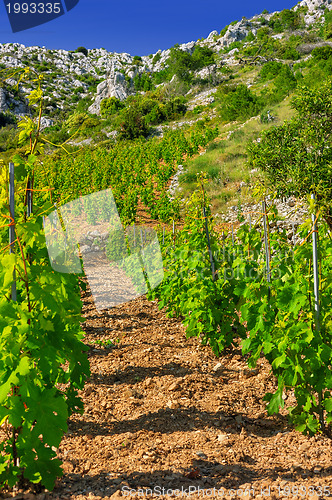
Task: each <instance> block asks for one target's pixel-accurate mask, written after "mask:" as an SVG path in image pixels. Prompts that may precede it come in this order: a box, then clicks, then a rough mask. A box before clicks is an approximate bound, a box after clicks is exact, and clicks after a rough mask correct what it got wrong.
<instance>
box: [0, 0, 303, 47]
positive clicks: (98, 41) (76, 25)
mask: <svg viewBox="0 0 332 500" xmlns="http://www.w3.org/2000/svg"><path fill="white" fill-rule="evenodd" d="M8 1H10V0H6V3H7V2H8ZM16 1H17V0H16ZM23 1H24V0H20V2H19V3H22V2H23ZM36 1H42V0H36ZM46 1H47V0H45V2H46ZM296 3H297V2H296V0H295V1H294V0H252V1H249V2H248V0H247V1H244V0H234V1H233V2H226V1H225V0H224V1H223V0H168V1H167V2H160V1H158V0H140V1H139V2H138V1H137V0H135V1H133V0H125V1H122V2H119V1H118V0H114V1H112V0H80V1H79V3H78V5H77V6H76V7H75V8H73V9H72V10H71V11H69V12H67V13H66V14H65V15H63V16H61V17H59V18H57V19H54V20H53V21H50V22H49V23H47V24H44V25H41V26H39V27H36V28H31V29H29V30H25V31H21V32H18V33H12V31H11V27H10V24H9V21H8V18H7V14H6V10H5V6H4V2H1V3H0V43H6V42H19V43H23V44H24V45H26V46H30V45H39V46H45V47H46V48H49V49H66V50H75V49H76V48H77V47H79V46H84V47H86V48H88V49H92V48H100V47H104V48H105V49H107V50H109V51H113V52H129V53H130V54H131V55H141V56H142V55H148V54H151V53H155V52H156V51H157V50H158V49H167V48H170V47H172V46H173V45H174V44H176V43H184V42H190V41H191V40H197V39H198V38H201V37H207V36H208V34H209V33H210V32H211V31H212V30H217V31H219V32H220V31H221V30H222V29H223V28H224V27H225V25H227V24H229V23H230V22H232V21H234V20H236V19H238V20H239V19H241V18H242V16H245V17H248V18H249V17H251V16H253V15H255V14H260V13H261V12H262V11H263V10H264V9H267V10H268V11H269V12H274V11H276V10H282V9H289V8H291V7H293V6H294V5H295V4H296Z"/></svg>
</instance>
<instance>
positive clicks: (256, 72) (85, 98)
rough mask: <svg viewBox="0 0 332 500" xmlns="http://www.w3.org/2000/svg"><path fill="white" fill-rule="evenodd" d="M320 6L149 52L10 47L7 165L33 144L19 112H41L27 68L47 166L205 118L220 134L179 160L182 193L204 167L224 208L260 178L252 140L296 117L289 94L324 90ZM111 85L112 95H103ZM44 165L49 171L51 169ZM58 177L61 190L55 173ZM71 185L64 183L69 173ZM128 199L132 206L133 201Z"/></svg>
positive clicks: (3, 50) (186, 129) (4, 49)
mask: <svg viewBox="0 0 332 500" xmlns="http://www.w3.org/2000/svg"><path fill="white" fill-rule="evenodd" d="M324 7H327V5H325V4H324V3H323V4H322V5H318V4H317V6H316V10H314V11H312V12H308V7H304V6H302V4H301V3H300V4H298V5H297V6H296V7H295V8H293V9H291V10H287V9H285V10H283V11H281V12H276V13H273V14H269V13H268V12H267V11H265V12H263V13H262V14H261V15H260V16H255V17H254V18H252V19H250V20H247V19H245V18H243V19H242V20H241V21H234V23H231V25H229V26H226V27H225V28H224V29H222V30H221V32H220V33H218V32H216V31H215V32H212V33H211V34H210V35H209V37H208V38H207V39H201V40H198V41H197V42H190V43H188V44H183V45H181V46H180V45H176V46H174V47H172V48H171V49H168V50H166V51H158V52H157V53H156V54H151V55H149V56H130V55H129V54H113V53H108V52H107V51H105V49H95V50H87V49H85V48H84V47H79V48H78V49H77V51H75V52H67V51H63V50H62V51H51V50H47V49H46V48H39V47H31V48H29V47H28V48H25V47H24V46H22V45H20V44H3V45H2V46H0V65H1V67H2V71H1V75H2V83H1V86H2V87H1V89H0V91H1V96H2V100H1V99H0V151H1V153H2V155H1V156H2V158H3V160H4V161H5V162H7V161H8V160H9V158H10V157H12V155H13V153H15V152H19V153H24V151H25V149H26V147H25V145H24V143H23V142H21V143H19V142H18V138H17V137H18V136H17V133H16V129H17V124H18V120H19V118H20V117H19V115H20V114H22V112H23V113H24V112H25V113H26V112H28V113H30V116H31V117H32V119H33V118H34V117H35V115H36V110H35V109H34V106H33V105H32V106H30V108H28V106H27V102H26V99H25V96H26V94H27V92H28V90H31V85H30V88H27V87H26V86H25V83H24V78H23V79H22V74H21V73H22V71H21V70H22V68H31V69H32V70H33V71H35V72H36V74H38V75H39V76H40V78H42V85H41V89H42V91H43V93H44V108H43V113H44V118H43V122H42V129H43V130H42V131H41V137H42V140H43V142H44V145H45V150H44V153H45V155H46V156H45V160H46V163H45V165H50V169H51V170H52V169H54V167H53V166H52V165H56V164H58V163H59V162H60V163H61V162H63V163H64V164H66V162H67V161H68V160H67V159H66V158H67V156H68V153H75V155H74V157H75V158H76V160H73V161H74V162H76V165H81V166H80V167H76V174H77V175H78V176H80V175H81V174H83V172H84V168H85V167H84V165H83V164H82V161H81V160H80V158H84V157H85V156H86V154H89V155H92V157H93V156H94V155H95V153H92V151H93V150H94V149H95V148H98V149H99V150H100V148H101V150H103V151H104V152H105V154H110V155H111V156H112V155H113V156H114V152H115V151H117V152H119V151H120V150H121V148H122V147H124V149H123V152H122V153H119V154H120V156H123V155H125V154H126V153H125V151H126V148H128V146H127V141H130V142H132V143H133V144H134V143H135V142H136V141H138V144H141V145H142V144H144V143H146V144H149V143H150V141H158V140H161V141H162V140H163V139H162V138H161V137H160V136H162V135H163V134H164V133H166V131H167V130H168V129H174V128H178V127H181V129H182V131H183V134H184V136H186V137H189V136H190V134H192V131H193V130H194V129H196V130H197V127H198V128H199V127H200V128H201V129H204V128H205V127H207V126H208V127H209V129H210V130H214V129H215V127H216V126H217V127H218V130H219V137H218V138H216V139H215V141H214V142H213V143H211V144H210V145H209V146H208V148H207V151H206V153H205V155H203V156H202V155H200V156H198V157H197V158H194V159H192V160H189V157H190V154H189V156H185V157H184V158H185V159H184V160H183V161H181V159H180V158H178V159H177V163H178V164H179V163H184V162H185V173H184V174H183V175H182V177H181V178H180V184H181V189H182V193H181V191H180V198H182V199H183V198H185V197H186V196H187V195H188V194H189V193H190V191H191V190H192V187H193V182H194V181H195V180H196V173H197V172H200V171H204V172H206V174H207V176H208V179H209V181H210V182H209V185H208V188H207V189H208V192H209V195H210V196H211V202H212V206H213V211H214V212H218V213H222V212H224V211H225V210H226V208H227V206H228V205H229V204H231V205H232V204H234V203H238V202H239V198H241V200H244V199H247V198H248V195H249V191H250V190H248V189H244V188H247V187H250V185H252V184H253V183H254V182H255V180H256V178H257V175H256V177H255V175H254V174H253V173H250V170H249V169H248V167H247V145H248V143H249V142H252V141H256V140H259V138H260V136H261V134H262V132H263V131H264V130H267V129H269V128H271V127H274V126H275V125H280V124H282V123H283V122H284V120H286V119H290V118H291V116H292V115H293V114H294V110H293V108H292V105H291V104H290V103H291V99H290V98H291V97H292V95H294V94H296V92H297V90H298V89H299V88H301V87H302V86H306V87H307V88H309V89H316V88H319V87H320V85H321V84H322V82H323V81H324V80H325V79H326V78H328V76H329V75H330V74H331V67H332V46H331V45H332V43H331V42H330V41H329V40H330V38H331V37H332V13H331V12H330V11H329V10H328V8H325V10H323V9H324ZM103 82H106V83H107V85H108V88H109V91H108V92H110V93H111V94H112V93H113V95H110V96H108V97H107V96H106V97H104V95H105V85H104V83H103ZM15 83H18V84H19V85H18V86H17V85H15ZM98 84H99V85H98ZM36 85H37V83H36ZM97 86H98V87H97ZM36 88H37V87H36ZM69 89H70V97H68V90H69ZM73 89H74V91H73ZM116 96H118V97H116ZM103 97H104V98H103ZM97 104H98V105H97ZM92 111H94V112H92ZM158 137H160V138H159V139H158ZM142 141H143V142H142ZM121 144H123V146H121ZM60 145H62V147H60ZM82 148H84V151H89V150H91V153H86V152H83V151H82ZM106 152H109V153H106ZM183 153H184V151H183ZM117 154H118V153H117ZM82 155H83V156H82ZM162 159H163V158H162V157H159V160H162ZM165 160H166V162H167V159H165ZM185 160H186V161H185ZM73 165H74V164H73ZM73 168H74V166H73ZM78 168H82V170H83V171H77V169H78ZM87 168H88V166H87ZM175 171H176V164H174V165H173V168H172V169H169V171H168V178H165V179H164V185H165V186H167V180H168V179H169V178H170V177H171V175H173V174H174V172H175ZM46 174H47V172H46V171H45V169H44V177H45V175H46ZM105 176H106V178H108V179H109V180H111V173H109V175H108V174H107V172H105V171H104V177H105ZM124 181H125V180H124ZM56 182H57V187H56V192H59V189H61V186H59V178H57V180H56ZM63 182H67V183H68V179H67V181H65V180H64V181H63ZM146 182H150V181H149V180H148V179H146ZM104 184H105V183H104ZM240 184H241V185H240ZM44 185H45V183H44ZM90 185H91V184H90ZM113 185H114V182H113ZM91 186H92V185H91ZM40 187H42V186H40ZM114 188H115V186H114ZM241 189H242V191H241ZM115 190H116V191H118V192H119V196H118V198H117V202H118V203H119V204H120V205H121V203H120V197H121V196H124V198H126V196H129V198H130V196H131V195H130V194H126V193H124V192H120V191H119V187H118V186H117V187H116V188H115ZM159 192H160V190H159ZM157 193H158V190H157V191H156V193H155V195H156V194H157ZM241 193H242V194H241ZM240 194H241V197H240ZM164 196H166V194H165V193H164ZM129 198H128V200H127V204H130V203H131V202H130V201H129ZM241 200H240V201H241ZM58 201H60V200H58ZM141 201H142V202H144V200H142V199H141ZM123 203H124V204H126V201H124V202H123ZM170 214H171V211H170Z"/></svg>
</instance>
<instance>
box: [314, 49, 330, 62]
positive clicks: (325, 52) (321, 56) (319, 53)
mask: <svg viewBox="0 0 332 500" xmlns="http://www.w3.org/2000/svg"><path fill="white" fill-rule="evenodd" d="M311 55H312V57H313V59H314V60H315V61H321V60H324V61H327V59H329V58H330V57H331V56H332V47H330V46H329V45H325V46H324V47H316V48H315V49H314V50H313V51H312V52H311Z"/></svg>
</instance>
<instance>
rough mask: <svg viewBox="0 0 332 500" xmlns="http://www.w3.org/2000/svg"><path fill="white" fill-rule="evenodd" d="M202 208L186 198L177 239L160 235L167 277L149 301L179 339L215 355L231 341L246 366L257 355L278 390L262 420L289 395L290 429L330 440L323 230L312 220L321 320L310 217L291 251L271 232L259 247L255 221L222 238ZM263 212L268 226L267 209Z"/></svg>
mask: <svg viewBox="0 0 332 500" xmlns="http://www.w3.org/2000/svg"><path fill="white" fill-rule="evenodd" d="M203 193H204V191H203ZM202 203H204V196H203V198H202V194H201V193H199V192H198V193H197V192H196V193H194V194H193V196H192V198H191V199H190V200H189V201H188V203H187V211H186V219H185V225H184V229H183V230H182V231H181V232H180V233H179V234H178V235H176V237H175V235H173V234H172V233H169V234H168V235H167V238H166V242H167V243H166V244H165V245H164V246H163V258H164V265H165V268H166V275H165V277H164V280H163V282H162V284H161V285H160V286H159V287H158V288H157V289H156V290H154V291H152V293H150V297H151V298H158V299H159V304H160V307H165V308H166V310H167V311H168V312H169V314H170V315H176V316H181V317H182V318H183V320H184V325H185V326H186V332H187V336H188V337H191V336H197V337H199V338H200V339H201V340H202V342H203V344H207V343H209V344H210V346H211V348H212V349H213V352H214V353H215V354H216V356H220V355H222V352H223V350H224V349H225V347H228V346H229V345H231V344H232V343H233V342H234V339H235V338H238V337H239V338H241V339H242V342H241V346H242V353H243V355H244V356H246V358H247V360H248V365H249V367H250V368H255V366H256V363H257V360H258V358H260V357H261V356H265V357H266V359H267V360H268V362H269V363H270V365H271V368H272V372H273V374H274V376H275V377H276V378H277V380H278V389H277V391H276V392H275V393H274V394H272V393H268V394H266V395H265V397H264V400H266V401H268V405H267V410H268V413H269V414H273V413H278V412H279V409H280V408H283V407H284V400H283V396H284V395H285V394H286V393H287V392H288V391H290V390H291V391H293V393H294V395H295V398H296V401H297V405H296V406H295V407H292V408H289V416H290V420H291V422H292V423H293V424H295V427H296V429H297V430H298V431H301V432H303V433H310V434H315V433H316V432H317V431H319V430H320V431H324V430H325V431H327V432H328V434H329V435H330V436H331V426H330V423H331V422H332V393H331V389H332V378H331V366H332V346H331V333H332V331H331V327H332V294H331V286H332V282H331V275H332V237H331V232H330V231H329V228H328V226H327V224H326V223H324V222H323V221H321V220H320V221H319V231H318V233H319V242H320V244H319V274H320V278H319V280H320V287H319V290H320V294H321V299H320V307H321V308H320V318H319V317H318V316H317V313H316V311H315V309H316V308H315V292H314V273H313V268H314V264H313V249H312V242H311V239H310V236H311V234H312V231H313V226H312V222H311V221H310V220H308V221H307V222H306V223H305V224H303V225H302V226H301V230H300V232H299V234H298V237H299V238H300V240H301V244H300V245H299V246H298V247H296V248H295V247H294V248H293V247H292V246H291V245H290V244H289V241H288V239H287V235H286V232H285V230H283V231H279V230H278V231H276V232H274V233H271V234H269V238H268V248H265V246H266V244H265V243H264V231H263V224H262V222H261V224H260V227H259V225H256V226H254V227H252V228H250V226H249V224H248V223H247V224H241V226H240V227H239V229H238V230H237V234H236V239H234V234H232V232H231V231H230V230H228V231H226V233H223V234H222V235H220V233H219V234H218V233H217V232H216V230H215V228H214V227H213V218H212V217H211V215H210V217H208V216H206V217H204V216H203V214H204V213H205V210H204V208H205V207H204V205H203V206H202ZM206 208H207V209H208V207H206ZM262 215H263V214H262ZM266 215H269V219H270V224H271V226H274V225H275V222H276V220H277V218H278V214H277V212H276V210H275V207H274V206H273V205H272V206H271V207H270V210H269V213H268V214H266ZM240 217H241V216H240ZM207 220H209V226H210V230H209V229H208V225H207ZM266 250H268V254H269V256H270V258H269V269H268V268H267V267H266V260H265V252H266ZM247 332H248V333H247Z"/></svg>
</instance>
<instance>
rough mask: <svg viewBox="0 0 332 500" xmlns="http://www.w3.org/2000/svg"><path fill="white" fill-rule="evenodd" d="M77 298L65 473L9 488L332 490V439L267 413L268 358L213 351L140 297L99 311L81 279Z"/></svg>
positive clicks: (105, 493)
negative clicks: (251, 360) (83, 350)
mask: <svg viewBox="0 0 332 500" xmlns="http://www.w3.org/2000/svg"><path fill="white" fill-rule="evenodd" d="M82 299H83V301H84V309H83V314H84V316H85V318H86V322H85V323H84V325H83V326H84V330H85V332H86V337H85V343H86V344H88V345H89V346H90V351H89V359H90V363H91V377H90V379H89V380H88V381H87V383H86V386H85V388H84V390H83V391H82V393H81V394H82V397H83V400H84V403H85V412H84V414H83V415H78V416H73V417H72V418H71V419H70V421H69V430H68V433H67V434H66V436H65V437H64V439H63V441H62V443H61V445H60V448H59V450H58V456H59V458H60V459H61V460H62V461H63V469H64V475H63V477H62V478H61V479H60V480H58V481H57V484H56V487H55V489H54V491H53V492H52V493H47V492H46V493H40V494H38V495H37V494H36V495H33V494H32V493H29V494H28V493H27V492H23V491H16V492H14V493H12V494H11V495H9V494H8V496H7V498H8V497H11V498H12V496H13V495H14V494H15V498H16V499H19V498H25V499H31V498H37V499H39V500H43V499H45V498H50V499H61V500H65V499H68V500H69V499H77V500H83V499H101V498H104V499H105V498H121V497H122V496H123V497H128V498H160V497H164V498H171V497H173V498H176V497H180V498H185V497H186V496H187V497H190V498H222V497H224V498H236V499H242V498H246V499H248V498H255V499H256V498H257V499H258V498H270V499H276V498H292V499H294V498H311V499H312V498H314V499H317V498H323V499H327V498H330V497H332V462H331V440H330V439H329V438H327V437H324V436H316V437H305V436H303V435H302V434H300V433H298V432H296V431H294V430H292V428H291V427H290V426H289V425H288V423H287V418H286V412H285V411H284V410H283V411H282V415H280V416H276V415H275V416H267V413H266V411H265V403H264V402H262V398H263V396H264V394H265V393H266V392H267V391H273V390H274V389H275V388H276V383H275V381H274V378H273V377H272V376H271V374H270V373H269V372H270V370H269V366H268V364H267V362H266V361H265V360H264V359H260V360H259V361H258V365H257V369H255V370H249V369H248V368H247V366H246V362H245V360H244V359H243V357H242V356H241V351H240V349H239V347H238V346H236V345H234V346H232V347H230V348H229V349H228V350H227V351H226V352H224V353H223V355H222V356H221V357H220V358H219V359H218V358H216V357H215V356H214V354H213V353H212V351H211V349H210V348H209V347H208V346H203V347H202V346H201V345H200V342H199V340H198V339H196V338H194V339H186V336H185V330H184V327H183V325H182V324H181V321H180V320H178V319H175V318H167V317H166V315H165V314H164V312H163V311H159V310H158V306H157V303H156V302H148V301H147V300H146V298H145V297H140V298H138V299H136V300H134V301H132V302H129V303H126V304H124V305H121V306H117V307H115V308H113V309H109V310H107V311H103V312H102V313H98V312H97V311H96V309H95V307H94V303H93V299H92V296H91V292H90V289H89V287H88V288H87V291H86V292H82ZM117 339H119V341H118V342H117ZM110 341H112V344H110V345H107V343H108V342H110ZM98 342H102V344H103V345H100V343H98ZM291 403H292V396H291V395H290V396H289V397H288V399H287V400H286V406H288V404H291ZM151 490H152V491H151ZM143 492H144V493H143ZM296 492H298V493H296ZM152 493H153V495H152ZM167 494H168V495H167ZM172 495H173V496H172ZM5 497H6V495H4V496H3V497H2V498H5Z"/></svg>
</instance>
